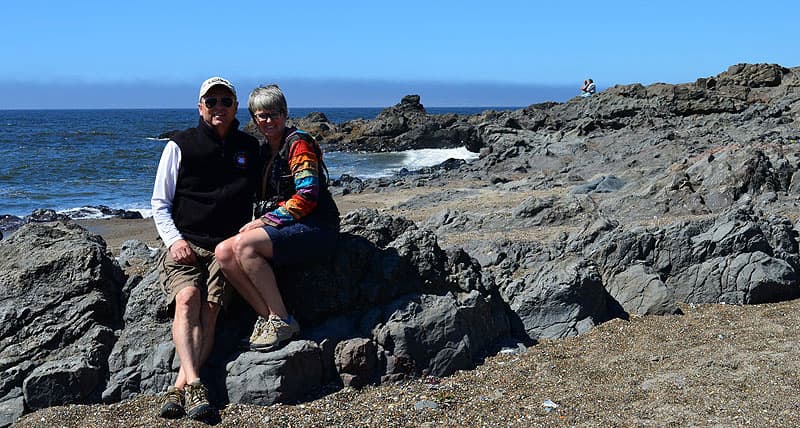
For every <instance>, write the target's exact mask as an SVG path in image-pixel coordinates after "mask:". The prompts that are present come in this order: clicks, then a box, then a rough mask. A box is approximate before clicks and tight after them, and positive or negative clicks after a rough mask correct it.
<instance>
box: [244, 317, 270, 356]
mask: <svg viewBox="0 0 800 428" xmlns="http://www.w3.org/2000/svg"><path fill="white" fill-rule="evenodd" d="M266 329H267V320H265V319H264V317H261V316H259V317H258V318H256V323H255V324H253V332H252V333H250V337H249V338H247V339H242V341H241V343H240V345H241V346H242V349H250V343H252V342H255V341H256V340H257V339H258V337H259V336H261V335H262V334H264V331H265V330H266Z"/></svg>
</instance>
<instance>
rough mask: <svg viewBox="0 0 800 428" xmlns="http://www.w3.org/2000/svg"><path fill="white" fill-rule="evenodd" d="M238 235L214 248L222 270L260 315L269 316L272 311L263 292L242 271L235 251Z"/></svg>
mask: <svg viewBox="0 0 800 428" xmlns="http://www.w3.org/2000/svg"><path fill="white" fill-rule="evenodd" d="M265 235H266V233H265ZM238 237H239V235H236V236H234V237H232V238H228V239H226V240H225V241H223V242H221V243H219V244H218V245H217V247H216V248H215V249H214V255H215V257H216V259H217V263H219V266H220V268H221V269H222V272H223V273H224V274H225V278H226V279H227V280H228V281H229V282H230V283H231V284H232V285H233V288H235V289H236V291H238V292H239V294H240V295H241V296H242V298H243V299H244V300H245V301H246V302H247V303H249V304H250V306H251V307H252V308H253V310H254V311H256V313H257V314H258V315H261V316H262V317H264V318H268V317H269V314H270V312H269V307H268V306H267V303H266V302H265V301H264V298H263V297H261V293H259V292H258V290H256V287H255V285H253V283H252V282H251V281H250V278H249V277H248V276H247V275H246V274H245V273H244V272H243V271H242V267H241V266H240V265H239V261H238V260H237V259H236V254H235V253H234V251H233V248H234V243H235V242H236V240H237V238H238ZM267 239H269V235H267Z"/></svg>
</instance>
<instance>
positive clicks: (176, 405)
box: [160, 386, 183, 419]
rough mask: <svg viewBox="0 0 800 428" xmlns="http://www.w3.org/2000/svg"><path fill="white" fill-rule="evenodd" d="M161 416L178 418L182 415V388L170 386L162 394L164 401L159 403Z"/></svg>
mask: <svg viewBox="0 0 800 428" xmlns="http://www.w3.org/2000/svg"><path fill="white" fill-rule="evenodd" d="M160 415H161V417H162V418H166V419H180V418H181V417H183V390H182V389H178V388H175V387H174V386H170V387H169V388H167V392H166V393H165V394H164V403H163V404H162V405H161V413H160Z"/></svg>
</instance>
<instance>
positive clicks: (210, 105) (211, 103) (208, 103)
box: [203, 97, 233, 108]
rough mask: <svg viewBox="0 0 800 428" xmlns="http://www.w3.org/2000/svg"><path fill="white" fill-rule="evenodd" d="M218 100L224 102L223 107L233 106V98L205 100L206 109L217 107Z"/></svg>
mask: <svg viewBox="0 0 800 428" xmlns="http://www.w3.org/2000/svg"><path fill="white" fill-rule="evenodd" d="M217 100H219V101H221V102H222V105H223V106H225V107H230V106H232V105H233V98H229V97H223V98H203V103H205V105H206V108H214V106H215V105H217Z"/></svg>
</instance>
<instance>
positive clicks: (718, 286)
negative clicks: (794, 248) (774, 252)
mask: <svg viewBox="0 0 800 428" xmlns="http://www.w3.org/2000/svg"><path fill="white" fill-rule="evenodd" d="M667 285H668V286H670V287H672V288H673V289H674V290H675V297H676V298H677V299H678V300H680V301H684V302H690V303H733V304H740V305H741V304H758V303H769V302H778V301H783V300H788V299H792V298H797V297H798V296H800V287H798V285H797V273H796V272H795V271H794V269H792V267H791V266H790V265H789V264H788V263H786V262H785V261H783V260H779V259H776V258H774V257H770V256H768V255H766V254H764V253H762V252H754V253H744V254H738V255H736V256H728V257H716V258H712V259H709V260H707V261H704V262H703V263H700V264H697V265H692V266H690V267H689V268H688V269H686V270H685V271H683V272H681V273H679V274H677V275H675V276H674V277H672V278H670V279H668V280H667Z"/></svg>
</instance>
